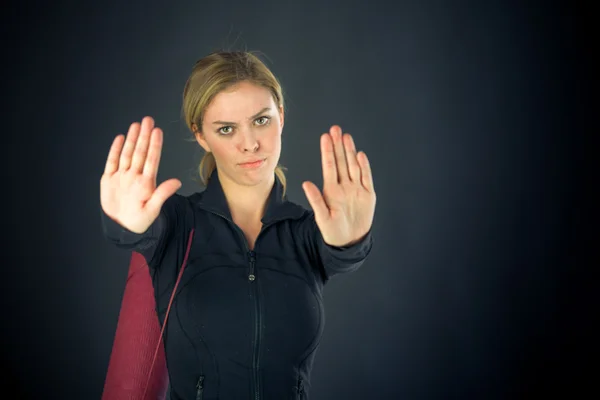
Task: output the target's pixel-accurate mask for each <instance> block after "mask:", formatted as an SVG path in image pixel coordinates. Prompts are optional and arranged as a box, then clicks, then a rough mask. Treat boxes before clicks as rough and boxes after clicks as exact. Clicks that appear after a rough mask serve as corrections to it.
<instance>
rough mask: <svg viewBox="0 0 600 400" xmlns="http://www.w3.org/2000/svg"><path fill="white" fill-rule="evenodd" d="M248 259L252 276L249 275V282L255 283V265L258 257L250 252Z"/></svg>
mask: <svg viewBox="0 0 600 400" xmlns="http://www.w3.org/2000/svg"><path fill="white" fill-rule="evenodd" d="M248 258H249V259H250V275H248V280H249V281H253V280H255V279H256V276H255V275H254V263H255V262H256V256H255V253H254V252H253V251H249V252H248Z"/></svg>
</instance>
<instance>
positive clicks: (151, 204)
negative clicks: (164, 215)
mask: <svg viewBox="0 0 600 400" xmlns="http://www.w3.org/2000/svg"><path fill="white" fill-rule="evenodd" d="M181 186H182V183H181V181H180V180H179V179H169V180H167V181H164V182H163V183H161V184H160V186H158V187H157V188H156V190H155V191H154V193H153V194H152V197H150V200H148V202H147V203H146V207H148V208H150V209H153V210H160V208H161V207H162V205H163V204H164V202H165V201H167V199H168V198H169V197H171V196H173V194H175V192H177V191H178V190H179V188H180V187H181Z"/></svg>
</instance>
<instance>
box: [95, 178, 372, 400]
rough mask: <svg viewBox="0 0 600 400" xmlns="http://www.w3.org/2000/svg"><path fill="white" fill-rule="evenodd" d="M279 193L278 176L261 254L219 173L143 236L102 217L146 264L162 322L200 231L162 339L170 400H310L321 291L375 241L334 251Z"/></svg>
mask: <svg viewBox="0 0 600 400" xmlns="http://www.w3.org/2000/svg"><path fill="white" fill-rule="evenodd" d="M282 193H283V186H282V184H281V182H279V180H278V179H277V178H276V179H275V185H274V186H273V189H272V191H271V194H270V196H269V201H268V204H267V208H266V211H265V215H264V217H263V219H262V222H263V228H262V230H261V232H260V234H259V236H258V238H257V240H256V244H255V248H254V251H249V249H248V245H247V241H246V239H245V237H244V234H243V233H242V231H241V229H239V227H238V226H237V225H235V224H234V223H233V221H232V219H231V214H230V212H229V208H228V205H227V202H226V200H225V196H224V194H223V191H222V188H221V185H220V183H219V177H218V173H217V172H216V171H215V172H214V173H213V174H212V176H211V179H210V181H209V184H208V185H207V187H206V189H205V190H204V191H203V192H199V193H194V194H192V195H190V196H182V195H179V194H174V195H173V196H171V197H170V198H169V199H168V200H167V201H166V202H165V203H164V205H163V207H162V210H161V213H160V216H159V217H158V218H157V219H156V220H155V222H154V223H153V225H152V226H151V227H150V228H149V229H148V230H147V231H146V232H145V233H143V234H136V233H133V232H131V231H129V230H127V229H125V228H123V227H121V226H120V225H118V224H117V223H116V222H114V221H113V220H112V219H110V218H109V217H108V216H107V215H106V214H105V213H104V212H103V211H102V212H101V215H102V227H103V232H104V235H105V237H106V239H107V240H108V241H109V242H111V243H113V244H114V245H116V246H117V247H119V248H122V249H127V250H131V251H136V252H139V253H141V254H142V255H143V256H144V257H145V259H146V261H147V262H148V265H149V267H150V272H151V274H152V281H153V286H154V289H155V298H156V304H157V313H158V317H159V321H160V323H161V324H162V323H163V322H164V316H165V313H166V310H167V306H168V303H169V299H170V296H171V292H172V290H173V287H174V284H175V281H176V279H177V275H178V272H179V269H180V268H181V265H182V263H183V259H184V256H185V252H186V248H187V247H186V245H187V241H188V237H189V233H190V229H191V228H192V227H195V233H194V238H193V240H192V245H191V249H190V253H189V258H188V262H187V264H186V266H185V271H184V273H183V276H182V278H181V281H180V283H179V286H178V288H177V294H176V297H175V299H174V300H173V305H172V306H171V311H170V314H169V320H168V323H167V327H166V328H165V334H164V336H163V340H164V346H165V354H166V361H167V368H168V371H169V381H170V386H171V387H170V398H171V399H172V400H179V399H184V400H193V399H198V398H201V399H203V400H208V399H220V400H229V399H254V400H258V399H268V400H270V399H277V400H284V399H307V398H308V392H309V389H310V376H311V369H312V365H313V360H314V356H315V352H316V350H317V348H318V346H319V341H320V338H321V335H322V333H323V328H324V321H325V317H324V309H323V300H322V290H323V286H324V285H325V283H326V282H327V280H328V279H329V278H331V277H332V276H333V275H335V274H338V273H344V272H351V271H354V270H356V269H357V268H359V266H360V265H361V264H362V263H363V261H364V260H365V258H366V257H367V255H368V254H369V252H370V250H371V247H372V242H373V240H372V236H371V232H369V233H368V234H367V236H366V237H365V238H364V239H363V240H362V241H361V242H359V243H357V244H355V245H353V246H351V247H348V248H337V247H332V246H328V245H327V244H325V242H324V241H323V239H322V237H321V233H320V231H319V229H318V227H317V225H316V222H315V218H314V214H313V212H312V211H310V210H307V209H305V208H303V207H302V206H300V205H297V204H294V203H292V202H290V201H288V200H287V198H282Z"/></svg>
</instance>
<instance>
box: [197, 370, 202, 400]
mask: <svg viewBox="0 0 600 400" xmlns="http://www.w3.org/2000/svg"><path fill="white" fill-rule="evenodd" d="M203 391H204V375H200V378H198V383H197V384H196V400H202V392H203Z"/></svg>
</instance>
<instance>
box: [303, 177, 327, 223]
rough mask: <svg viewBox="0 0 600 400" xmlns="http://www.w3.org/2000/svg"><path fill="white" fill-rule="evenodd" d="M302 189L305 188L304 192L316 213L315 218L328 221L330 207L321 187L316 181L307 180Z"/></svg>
mask: <svg viewBox="0 0 600 400" xmlns="http://www.w3.org/2000/svg"><path fill="white" fill-rule="evenodd" d="M302 189H304V194H305V195H306V198H307V199H308V202H309V203H310V206H311V207H312V209H313V211H314V213H315V220H316V221H326V220H327V219H329V208H328V207H327V204H326V203H325V199H323V196H322V195H321V191H320V190H319V188H318V187H317V186H316V185H315V184H314V183H312V182H308V181H306V182H304V183H303V184H302Z"/></svg>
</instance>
